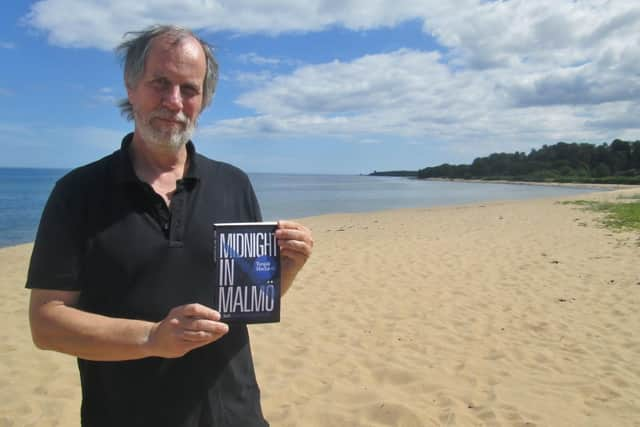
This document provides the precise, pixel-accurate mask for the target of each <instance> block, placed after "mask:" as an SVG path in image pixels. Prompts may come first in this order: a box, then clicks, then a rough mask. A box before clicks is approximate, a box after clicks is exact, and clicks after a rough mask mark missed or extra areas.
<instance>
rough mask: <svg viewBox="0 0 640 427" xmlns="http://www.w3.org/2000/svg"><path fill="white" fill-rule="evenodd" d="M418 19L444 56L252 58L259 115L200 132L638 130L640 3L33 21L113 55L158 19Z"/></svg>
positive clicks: (567, 136) (541, 138) (303, 28)
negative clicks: (315, 60) (290, 66)
mask: <svg viewBox="0 0 640 427" xmlns="http://www.w3.org/2000/svg"><path fill="white" fill-rule="evenodd" d="M69 10H73V11H74V13H73V14H71V15H70V14H69V13H67V11H69ZM409 19H413V20H418V21H419V22H422V23H423V31H424V32H425V33H428V34H431V35H433V36H434V37H435V39H436V40H437V42H438V43H439V44H440V45H441V47H442V48H443V49H442V52H445V53H437V52H424V51H416V50H408V49H401V50H397V51H394V52H385V53H380V54H372V55H368V56H364V57H361V58H355V59H352V60H348V61H333V62H328V63H324V64H313V65H298V66H297V68H296V69H294V70H293V71H292V72H290V73H288V74H283V75H276V74H274V71H273V70H272V68H275V67H276V66H278V65H280V62H279V61H280V60H279V59H277V58H269V57H265V56H261V55H258V54H256V53H249V54H247V55H245V56H244V57H240V58H239V59H240V60H241V61H245V63H250V64H252V65H259V66H262V67H272V68H270V69H271V70H272V71H270V72H266V71H261V72H258V73H247V72H246V71H243V72H240V73H238V74H236V75H227V76H225V77H226V78H228V79H235V80H236V81H238V82H242V83H250V84H251V86H250V87H251V89H250V90H249V91H247V92H245V93H244V94H242V95H241V96H240V97H239V98H238V99H237V103H238V104H239V105H241V106H242V107H244V108H247V109H250V110H253V111H254V114H253V115H252V116H249V117H240V118H234V119H227V120H222V121H219V122H216V123H210V124H205V126H204V127H203V128H202V129H201V130H200V134H201V135H202V136H205V137H211V136H218V135H225V136H228V137H237V138H247V137H252V138H253V137H255V138H269V137H271V136H273V137H278V138H286V137H298V136H304V137H305V138H306V139H312V138H309V137H315V138H316V139H321V138H323V137H325V136H326V137H334V138H343V139H345V140H351V141H355V142H357V141H366V140H377V141H383V140H390V139H392V138H405V140H406V141H407V142H408V141H411V142H413V143H423V142H428V141H444V142H448V143H449V146H451V147H459V149H460V150H461V151H464V150H467V151H469V150H475V148H473V147H474V146H478V145H482V144H484V146H485V147H491V146H493V145H496V146H497V145H499V146H500V147H502V148H501V149H502V150H506V149H508V148H513V149H526V148H527V147H530V146H532V145H539V144H540V143H549V142H553V141H557V140H565V141H566V140H572V139H575V140H592V141H602V140H607V139H610V138H613V137H617V136H619V135H628V134H631V133H633V132H634V130H635V129H636V128H637V125H635V122H636V120H635V118H637V117H638V114H637V113H638V112H640V107H639V103H638V99H640V97H639V95H640V89H639V88H640V74H638V72H637V67H638V63H640V46H639V44H638V36H637V35H638V34H640V4H639V3H638V2H632V1H626V0H582V1H579V2H576V1H569V0H537V1H530V0H510V1H481V0H458V1H450V2H443V1H440V0H394V1H391V0H368V1H365V0H344V1H340V2H338V1H331V0H324V1H323V0H309V1H304V2H300V1H294V0H277V1H276V0H272V1H262V2H251V1H231V0H207V1H202V0H180V1H178V0H153V1H151V0H148V1H137V2H134V3H130V2H128V1H125V0H113V1H111V2H102V1H97V0H94V1H89V0H41V1H39V2H37V3H35V4H34V5H33V6H32V9H31V13H30V15H29V18H28V21H29V22H30V23H31V25H32V26H33V27H35V28H39V29H40V30H42V31H44V32H45V33H46V34H47V35H48V37H49V40H50V41H51V42H52V43H54V44H57V45H62V46H92V47H99V48H102V49H110V48H112V47H113V46H114V45H115V44H117V43H118V42H119V41H120V40H121V35H122V34H123V33H124V32H125V31H127V30H131V29H139V28H143V27H144V26H146V25H149V24H151V23H156V22H167V21H171V22H176V23H179V24H182V25H186V26H189V27H192V28H194V29H198V30H203V31H219V30H225V31H231V32H235V33H239V34H247V33H269V34H279V33H284V32H308V31H321V30H325V29H328V28H332V27H343V28H347V29H351V30H367V29H374V28H381V27H393V26H395V25H397V24H398V23H400V22H403V21H406V20H409ZM213 108H215V106H214V107H213ZM500 144H501V145H500ZM509 144H511V146H510V147H507V145H509Z"/></svg>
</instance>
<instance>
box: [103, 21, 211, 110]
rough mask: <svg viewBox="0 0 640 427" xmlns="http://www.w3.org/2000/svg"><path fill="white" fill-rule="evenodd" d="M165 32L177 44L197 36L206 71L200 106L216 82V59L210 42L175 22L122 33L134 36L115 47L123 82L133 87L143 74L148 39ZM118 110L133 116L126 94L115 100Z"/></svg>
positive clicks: (208, 99) (209, 94)
mask: <svg viewBox="0 0 640 427" xmlns="http://www.w3.org/2000/svg"><path fill="white" fill-rule="evenodd" d="M163 35H167V36H169V37H171V38H172V39H173V40H172V44H173V45H177V44H178V43H180V42H181V41H182V40H184V39H185V38H187V37H193V38H194V39H196V40H197V41H198V42H199V43H200V46H201V47H202V50H203V51H204V54H205V57H206V59H207V72H206V74H205V77H204V82H203V85H202V92H203V93H202V110H204V109H205V108H207V106H208V105H209V104H211V99H212V98H213V93H214V92H215V90H216V84H217V82H218V63H217V62H216V59H215V57H214V56H213V52H212V48H211V46H209V44H208V43H207V42H206V41H204V40H202V39H201V38H199V37H198V36H196V35H195V34H194V33H193V32H192V31H191V30H188V29H186V28H182V27H178V26H175V25H153V26H151V27H148V28H146V29H144V30H142V31H130V32H127V33H125V37H127V36H133V37H132V38H130V39H128V40H125V41H124V42H122V43H121V44H120V45H118V47H116V49H115V50H116V54H117V55H118V56H119V57H120V58H121V60H122V63H123V65H124V82H125V84H126V85H127V87H135V86H136V85H137V84H138V83H139V82H140V79H141V78H142V75H143V74H144V67H145V63H146V61H147V56H149V51H150V50H151V49H150V47H151V42H152V41H153V39H155V38H156V37H158V36H163ZM118 106H119V107H120V112H121V113H122V115H123V116H126V117H127V119H128V120H133V106H132V105H131V103H130V102H129V100H128V99H127V98H125V99H123V100H122V101H120V102H119V103H118Z"/></svg>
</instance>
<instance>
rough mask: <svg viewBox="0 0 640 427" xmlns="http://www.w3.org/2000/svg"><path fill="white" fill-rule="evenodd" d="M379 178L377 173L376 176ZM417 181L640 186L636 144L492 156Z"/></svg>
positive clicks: (432, 170)
mask: <svg viewBox="0 0 640 427" xmlns="http://www.w3.org/2000/svg"><path fill="white" fill-rule="evenodd" d="M376 174H380V172H378V173H376ZM416 175H417V177H418V178H423V179H425V178H448V179H455V178H459V179H490V180H498V179H499V180H514V181H551V182H587V183H612V184H640V141H623V140H620V139H616V140H614V141H612V142H611V143H610V144H608V143H603V144H600V145H594V144H587V143H565V142H559V143H557V144H554V145H544V146H542V148H540V149H532V150H531V152H530V153H529V154H526V153H523V152H515V153H494V154H491V155H489V156H487V157H478V158H476V159H475V160H474V161H473V163H471V164H470V165H464V164H463V165H450V164H447V163H445V164H442V165H439V166H433V167H426V168H424V169H420V170H419V171H417V174H416Z"/></svg>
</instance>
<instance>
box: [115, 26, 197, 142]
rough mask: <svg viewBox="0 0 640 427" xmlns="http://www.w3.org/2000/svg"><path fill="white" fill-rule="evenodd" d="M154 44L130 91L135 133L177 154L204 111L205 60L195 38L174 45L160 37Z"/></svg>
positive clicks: (171, 41) (129, 88) (144, 139)
mask: <svg viewBox="0 0 640 427" xmlns="http://www.w3.org/2000/svg"><path fill="white" fill-rule="evenodd" d="M151 43H152V45H151V48H150V49H151V50H150V51H149V55H148V56H147V61H146V63H145V69H144V74H143V76H142V78H141V79H140V81H138V83H137V84H136V85H135V87H128V88H127V93H128V96H129V102H130V103H131V105H132V106H133V115H134V118H135V123H136V130H135V132H136V134H137V135H136V136H138V137H140V138H141V139H142V140H143V141H144V142H146V143H147V144H150V145H154V146H156V147H159V148H163V149H169V150H173V151H175V150H177V149H179V148H180V147H182V145H184V144H185V143H186V142H187V141H188V140H189V138H191V134H192V133H193V130H194V129H195V125H196V121H197V119H198V115H199V114H200V111H201V109H202V89H203V88H202V86H203V83H204V77H205V74H206V58H205V55H204V52H203V51H202V47H201V46H200V44H199V43H198V42H197V41H196V40H195V39H193V38H185V39H183V40H181V41H180V42H179V43H178V44H174V43H173V40H172V39H170V38H168V37H166V36H159V37H158V38H157V39H155V40H153V41H152V42H151Z"/></svg>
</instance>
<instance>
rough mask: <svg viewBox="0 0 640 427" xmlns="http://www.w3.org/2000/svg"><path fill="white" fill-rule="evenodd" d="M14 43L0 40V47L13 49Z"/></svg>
mask: <svg viewBox="0 0 640 427" xmlns="http://www.w3.org/2000/svg"><path fill="white" fill-rule="evenodd" d="M15 47H16V44H15V43H12V42H7V41H0V49H15Z"/></svg>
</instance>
